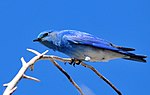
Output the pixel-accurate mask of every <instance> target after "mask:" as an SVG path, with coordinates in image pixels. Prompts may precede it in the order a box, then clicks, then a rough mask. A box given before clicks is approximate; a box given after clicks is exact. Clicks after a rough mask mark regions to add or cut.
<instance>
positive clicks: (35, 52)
mask: <svg viewBox="0 0 150 95" xmlns="http://www.w3.org/2000/svg"><path fill="white" fill-rule="evenodd" d="M27 50H28V51H30V52H32V53H34V54H36V55H40V53H39V52H37V51H35V50H33V49H29V48H27Z"/></svg>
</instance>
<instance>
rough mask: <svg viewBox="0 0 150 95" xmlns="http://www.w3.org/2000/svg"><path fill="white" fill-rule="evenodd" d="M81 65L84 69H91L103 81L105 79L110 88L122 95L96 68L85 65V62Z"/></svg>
mask: <svg viewBox="0 0 150 95" xmlns="http://www.w3.org/2000/svg"><path fill="white" fill-rule="evenodd" d="M81 65H82V66H84V67H86V68H89V69H91V70H92V71H93V72H94V73H96V74H97V75H98V76H99V77H100V78H101V79H103V80H104V81H105V82H106V83H107V84H108V85H109V86H111V87H112V88H113V89H114V90H115V91H116V92H117V93H118V95H122V94H121V92H120V91H119V90H118V89H117V88H116V87H115V86H114V85H113V84H112V83H111V82H110V81H109V80H108V79H107V78H105V77H104V76H103V75H102V74H101V73H99V72H98V71H97V70H96V69H95V68H94V67H92V66H91V65H88V64H85V63H83V62H81Z"/></svg>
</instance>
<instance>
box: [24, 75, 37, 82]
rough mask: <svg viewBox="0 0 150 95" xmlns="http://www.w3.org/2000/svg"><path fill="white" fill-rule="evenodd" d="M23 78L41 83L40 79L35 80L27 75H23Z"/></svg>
mask: <svg viewBox="0 0 150 95" xmlns="http://www.w3.org/2000/svg"><path fill="white" fill-rule="evenodd" d="M23 78H26V79H29V80H34V81H36V82H40V80H39V79H37V78H34V77H31V76H27V75H25V74H23Z"/></svg>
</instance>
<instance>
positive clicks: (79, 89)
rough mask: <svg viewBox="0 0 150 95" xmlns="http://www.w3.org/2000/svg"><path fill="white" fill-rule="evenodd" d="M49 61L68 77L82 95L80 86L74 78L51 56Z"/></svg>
mask: <svg viewBox="0 0 150 95" xmlns="http://www.w3.org/2000/svg"><path fill="white" fill-rule="evenodd" d="M50 61H51V62H52V63H53V64H54V65H55V66H56V67H57V68H58V69H59V70H60V71H61V72H62V73H63V74H64V75H65V76H66V77H67V78H68V80H69V81H70V82H71V83H72V84H73V85H74V86H75V87H76V89H77V90H78V91H79V92H80V94H81V95H84V94H83V92H82V90H81V88H80V87H79V86H78V85H77V84H76V83H75V82H74V80H73V79H72V78H71V77H70V76H69V75H68V74H67V72H66V71H65V70H64V69H63V68H62V67H61V66H60V65H58V63H57V62H56V61H54V60H53V59H52V58H51V59H50Z"/></svg>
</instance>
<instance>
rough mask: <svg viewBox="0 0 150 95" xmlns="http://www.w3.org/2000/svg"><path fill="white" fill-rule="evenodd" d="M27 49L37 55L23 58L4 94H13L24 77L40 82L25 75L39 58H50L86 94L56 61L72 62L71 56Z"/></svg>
mask: <svg viewBox="0 0 150 95" xmlns="http://www.w3.org/2000/svg"><path fill="white" fill-rule="evenodd" d="M27 50H28V51H30V52H32V53H34V54H36V56H35V57H33V58H32V59H31V60H30V61H29V62H26V61H25V60H24V58H23V57H22V58H21V61H22V68H21V69H20V70H19V72H18V74H17V75H16V76H15V77H14V78H13V79H12V81H10V82H9V83H7V84H4V85H3V86H6V89H5V91H4V93H3V95H11V94H12V93H13V92H14V91H15V90H16V89H17V86H16V85H17V83H18V82H19V81H20V80H21V79H22V78H26V79H30V80H34V81H38V82H39V81H40V80H39V79H37V78H34V77H31V76H27V75H25V72H26V70H27V69H28V68H30V69H31V70H33V69H34V64H35V62H36V61H38V60H50V61H51V62H52V63H53V64H54V65H55V66H56V67H57V68H58V69H59V70H60V71H61V72H62V73H63V74H64V75H65V76H66V77H67V78H68V80H69V81H70V82H71V83H72V84H73V86H75V87H76V89H77V90H78V91H79V92H80V94H81V95H84V94H83V92H82V90H81V88H80V87H79V86H78V85H77V84H76V83H75V81H74V80H73V79H72V78H71V77H70V76H69V75H68V73H67V72H66V71H65V70H64V69H63V68H62V67H61V66H60V65H59V64H58V63H57V62H56V61H55V60H59V61H62V62H71V58H61V57H58V56H53V55H45V54H46V53H47V52H48V50H47V51H45V52H43V53H42V54H41V53H39V52H37V51H35V50H33V49H27ZM81 65H82V66H84V67H86V68H89V69H91V70H92V71H93V72H94V73H96V74H97V75H98V76H99V77H100V78H101V79H103V80H104V81H105V82H106V83H107V84H108V85H110V86H111V87H112V88H113V89H114V90H115V91H116V92H117V93H118V95H122V94H121V92H120V91H119V90H118V89H117V88H116V87H115V86H114V85H113V84H112V83H111V82H110V81H109V80H108V79H106V78H105V77H104V76H103V75H102V74H100V73H99V72H98V71H97V70H96V69H95V68H94V67H92V66H90V65H88V64H85V63H83V62H81Z"/></svg>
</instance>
